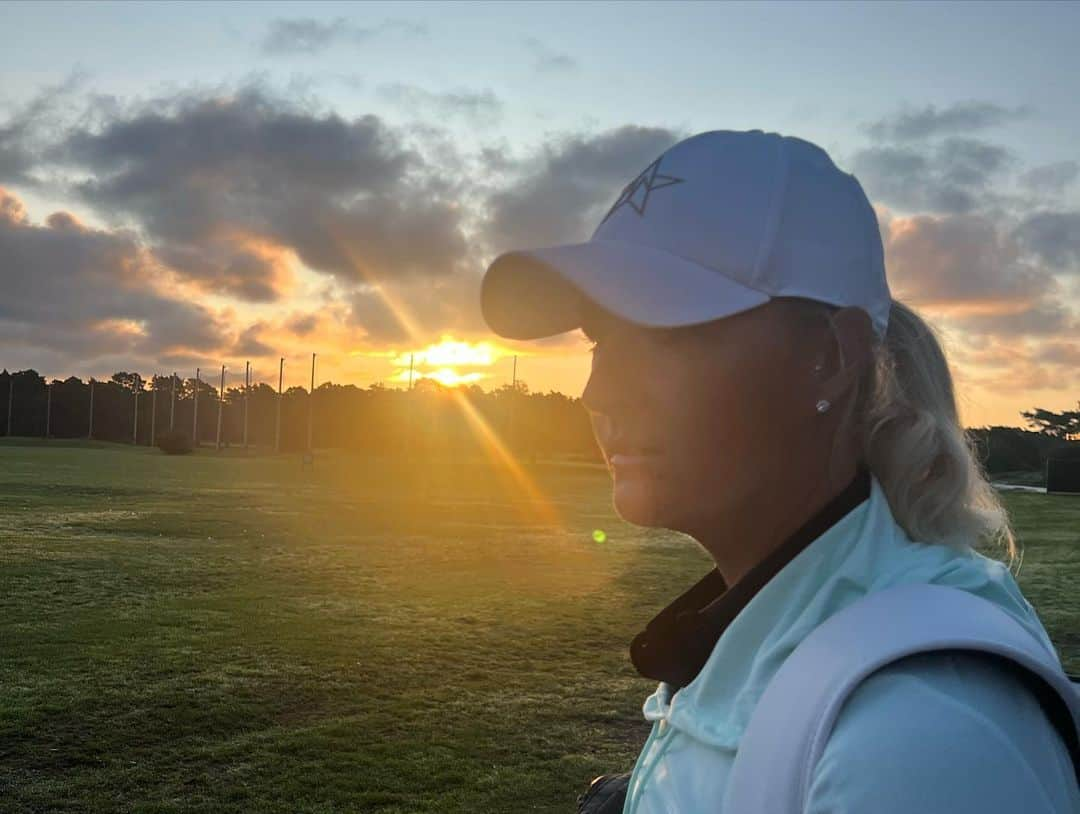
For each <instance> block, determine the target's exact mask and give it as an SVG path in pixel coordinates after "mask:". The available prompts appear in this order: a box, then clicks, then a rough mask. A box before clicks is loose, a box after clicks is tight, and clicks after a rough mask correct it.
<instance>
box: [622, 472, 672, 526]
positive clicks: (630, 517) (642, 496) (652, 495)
mask: <svg viewBox="0 0 1080 814" xmlns="http://www.w3.org/2000/svg"><path fill="white" fill-rule="evenodd" d="M656 497H657V496H656V492H655V491H654V490H653V489H651V488H650V484H649V482H648V481H647V480H645V479H644V478H628V479H625V480H623V479H616V481H615V487H614V489H613V490H612V504H613V505H614V507H615V513H616V514H618V515H619V517H621V518H622V519H623V520H625V521H626V522H627V523H633V524H634V525H635V526H658V525H661V518H660V517H659V512H658V508H659V507H658V506H657V502H656Z"/></svg>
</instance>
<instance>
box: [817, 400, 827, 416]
mask: <svg viewBox="0 0 1080 814" xmlns="http://www.w3.org/2000/svg"><path fill="white" fill-rule="evenodd" d="M828 409H829V402H827V401H826V400H825V399H822V400H821V401H819V402H818V403H817V411H818V412H819V413H824V412H825V411H826V410H828Z"/></svg>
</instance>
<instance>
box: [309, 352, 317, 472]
mask: <svg viewBox="0 0 1080 814" xmlns="http://www.w3.org/2000/svg"><path fill="white" fill-rule="evenodd" d="M314 403H315V354H314V353H313V354H311V391H310V392H309V393H308V403H307V451H308V454H309V455H310V454H311V419H312V416H313V415H314V411H315V406H314Z"/></svg>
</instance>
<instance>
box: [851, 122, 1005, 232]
mask: <svg viewBox="0 0 1080 814" xmlns="http://www.w3.org/2000/svg"><path fill="white" fill-rule="evenodd" d="M1015 160H1016V159H1015V157H1014V156H1013V155H1012V153H1011V152H1010V151H1009V150H1007V149H1005V148H1004V147H999V146H997V145H994V144H990V143H988V142H984V141H979V140H978V139H972V138H959V137H952V138H948V139H945V140H944V141H943V142H941V143H940V144H938V145H937V146H936V148H933V149H931V148H929V147H919V148H915V147H908V146H899V147H897V146H877V147H867V148H865V149H862V150H859V151H857V152H856V153H855V155H854V157H853V159H852V161H851V165H852V172H853V173H854V174H855V176H856V177H857V178H858V179H859V182H860V183H861V184H862V185H863V187H864V188H865V190H866V194H867V196H868V197H870V198H872V199H874V200H875V201H877V202H879V203H884V204H887V205H888V206H890V207H895V208H898V209H902V210H904V211H907V212H937V213H954V214H963V213H967V212H973V211H976V210H979V209H987V208H991V207H993V206H996V205H998V204H999V203H1000V202H1001V200H1002V198H1001V196H1000V195H998V194H997V193H995V192H994V191H993V189H992V184H993V183H994V182H995V180H996V179H997V178H998V177H999V176H1000V175H1001V174H1002V173H1003V171H1004V170H1006V169H1008V168H1009V167H1010V166H1012V165H1013V164H1014V162H1015Z"/></svg>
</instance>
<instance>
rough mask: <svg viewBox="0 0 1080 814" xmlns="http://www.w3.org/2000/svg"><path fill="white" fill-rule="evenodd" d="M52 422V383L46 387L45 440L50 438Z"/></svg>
mask: <svg viewBox="0 0 1080 814" xmlns="http://www.w3.org/2000/svg"><path fill="white" fill-rule="evenodd" d="M51 421H52V382H49V383H48V384H47V385H45V438H46V439H48V437H49V429H50V422H51Z"/></svg>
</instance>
